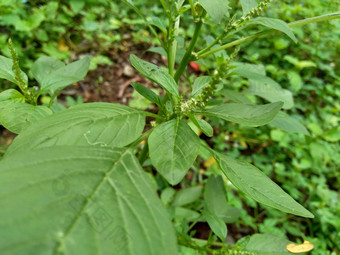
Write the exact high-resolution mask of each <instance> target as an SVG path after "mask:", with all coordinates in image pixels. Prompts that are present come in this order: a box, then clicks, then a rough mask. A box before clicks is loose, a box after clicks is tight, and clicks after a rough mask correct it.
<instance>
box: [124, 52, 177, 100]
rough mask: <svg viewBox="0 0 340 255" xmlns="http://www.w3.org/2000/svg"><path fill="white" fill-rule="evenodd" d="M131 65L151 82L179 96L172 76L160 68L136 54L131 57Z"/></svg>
mask: <svg viewBox="0 0 340 255" xmlns="http://www.w3.org/2000/svg"><path fill="white" fill-rule="evenodd" d="M130 62H131V65H132V66H133V67H134V68H136V70H137V71H138V72H139V73H141V74H142V75H143V76H144V77H146V78H148V79H149V80H150V81H153V82H154V83H157V84H158V85H159V86H161V87H162V88H163V89H165V90H166V91H167V92H169V93H170V94H172V95H175V96H177V97H178V96H179V94H178V88H177V84H176V82H175V80H174V78H172V76H171V75H170V74H169V73H167V72H166V71H164V70H162V69H160V68H159V67H158V66H156V65H154V64H151V63H149V62H147V61H144V60H142V59H140V58H139V57H137V56H136V55H134V54H131V55H130Z"/></svg>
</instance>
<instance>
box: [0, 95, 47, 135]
mask: <svg viewBox="0 0 340 255" xmlns="http://www.w3.org/2000/svg"><path fill="white" fill-rule="evenodd" d="M52 114H53V112H52V110H51V109H50V108H48V107H46V106H42V105H30V104H26V103H22V102H18V101H13V100H12V101H9V103H8V104H7V105H6V106H5V107H4V108H3V109H2V111H0V124H1V125H3V126H4V127H5V128H6V129H8V130H9V131H11V132H13V133H16V134H19V133H21V132H22V131H23V130H25V129H26V128H27V127H29V126H30V125H32V124H34V123H35V122H37V121H38V120H41V119H44V118H45V117H47V116H49V115H52Z"/></svg>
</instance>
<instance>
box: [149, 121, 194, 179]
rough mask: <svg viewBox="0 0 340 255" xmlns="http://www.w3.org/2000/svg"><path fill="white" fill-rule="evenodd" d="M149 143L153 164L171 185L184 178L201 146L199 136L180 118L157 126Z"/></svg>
mask: <svg viewBox="0 0 340 255" xmlns="http://www.w3.org/2000/svg"><path fill="white" fill-rule="evenodd" d="M148 143H149V151H150V158H151V161H152V164H153V165H154V166H155V167H156V169H157V171H158V172H159V173H160V174H161V175H162V176H163V177H164V178H165V179H166V180H167V181H168V182H169V183H170V184H171V185H176V184H177V183H179V182H180V181H181V180H182V179H183V177H184V176H185V174H186V173H187V172H188V170H189V168H190V167H191V165H192V164H193V163H194V161H195V159H196V157H197V154H198V151H199V148H200V139H199V138H198V136H197V135H196V134H195V133H194V131H192V129H191V128H190V127H189V126H188V124H186V123H185V122H183V121H181V120H179V119H173V120H170V121H167V122H165V123H162V124H161V125H159V126H157V127H156V128H155V130H154V131H153V132H152V133H151V135H150V137H149V139H148Z"/></svg>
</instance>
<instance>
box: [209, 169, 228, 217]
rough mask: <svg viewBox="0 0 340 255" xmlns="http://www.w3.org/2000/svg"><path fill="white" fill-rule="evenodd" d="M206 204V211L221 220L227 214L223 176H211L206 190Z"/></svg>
mask: <svg viewBox="0 0 340 255" xmlns="http://www.w3.org/2000/svg"><path fill="white" fill-rule="evenodd" d="M204 202H205V205H206V209H207V210H208V211H209V212H211V213H213V214H215V215H216V216H218V217H219V218H222V217H224V216H225V215H226V214H227V207H228V204H227V194H226V191H225V188H224V184H223V179H222V177H221V176H219V175H218V176H214V175H210V176H209V178H208V181H207V184H206V185H205V190H204Z"/></svg>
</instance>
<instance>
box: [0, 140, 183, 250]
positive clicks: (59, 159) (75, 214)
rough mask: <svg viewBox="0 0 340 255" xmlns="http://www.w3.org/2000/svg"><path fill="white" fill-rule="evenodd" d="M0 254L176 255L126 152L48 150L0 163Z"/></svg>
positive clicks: (161, 212)
mask: <svg viewBox="0 0 340 255" xmlns="http://www.w3.org/2000/svg"><path fill="white" fill-rule="evenodd" d="M0 199H1V210H0V250H1V254H4V255H22V254H34V255H49V254H51V255H52V254H53V255H54V254H64V255H78V254H79V255H87V254H88V255H93V254H98V255H107V254H121V255H132V254H140V255H144V254H155V255H158V254H169V255H172V254H177V245H176V238H175V233H174V230H173V227H172V224H171V222H170V220H169V219H168V216H167V212H166V211H165V209H164V208H163V206H162V204H161V202H160V200H159V199H158V197H157V195H156V193H155V192H154V190H153V187H152V184H151V183H150V180H149V178H148V177H147V176H146V174H145V173H144V172H143V170H142V168H141V166H140V165H139V163H138V160H137V159H136V158H135V156H134V155H133V154H132V153H131V152H130V151H127V150H126V149H113V150H110V149H107V148H97V147H78V146H61V147H60V146H54V147H49V148H42V149H38V150H33V151H25V152H23V153H18V154H14V155H11V156H9V157H7V158H5V159H4V160H2V161H1V162H0Z"/></svg>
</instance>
